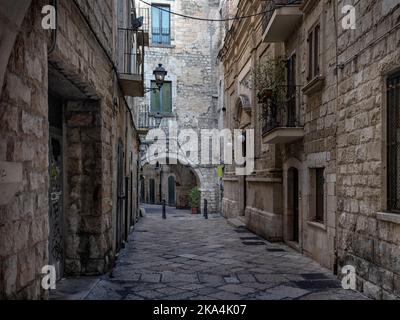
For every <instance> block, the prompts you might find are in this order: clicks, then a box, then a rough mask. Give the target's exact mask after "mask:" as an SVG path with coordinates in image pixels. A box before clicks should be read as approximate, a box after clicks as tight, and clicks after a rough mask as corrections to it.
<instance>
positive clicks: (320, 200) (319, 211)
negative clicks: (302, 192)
mask: <svg viewBox="0 0 400 320" xmlns="http://www.w3.org/2000/svg"><path fill="white" fill-rule="evenodd" d="M310 173H311V197H310V218H311V220H312V221H314V222H318V223H322V224H323V223H324V222H325V169H324V168H316V169H311V171H310Z"/></svg>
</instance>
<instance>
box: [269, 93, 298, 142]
mask: <svg viewBox="0 0 400 320" xmlns="http://www.w3.org/2000/svg"><path fill="white" fill-rule="evenodd" d="M286 90H287V94H286V98H285V101H284V102H283V103H282V102H281V103H277V102H276V101H275V99H274V98H270V99H267V101H266V102H265V103H264V104H263V134H266V133H269V132H270V131H272V130H274V129H276V128H296V127H301V124H300V121H299V115H298V106H299V105H300V96H301V95H300V87H298V86H287V87H286Z"/></svg>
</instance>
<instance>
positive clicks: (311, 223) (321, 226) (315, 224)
mask: <svg viewBox="0 0 400 320" xmlns="http://www.w3.org/2000/svg"><path fill="white" fill-rule="evenodd" d="M307 224H308V225H309V226H311V227H314V228H317V229H320V230H322V231H326V230H327V228H326V225H324V224H322V223H320V222H316V221H307Z"/></svg>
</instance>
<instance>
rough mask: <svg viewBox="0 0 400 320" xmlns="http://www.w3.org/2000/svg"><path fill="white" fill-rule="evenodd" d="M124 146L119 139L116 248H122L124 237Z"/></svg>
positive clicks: (118, 249)
mask: <svg viewBox="0 0 400 320" xmlns="http://www.w3.org/2000/svg"><path fill="white" fill-rule="evenodd" d="M124 158H125V155H124V146H123V143H122V141H121V140H120V141H119V143H118V163H117V166H118V168H117V219H116V220H117V228H116V249H117V252H119V251H120V250H121V249H122V245H123V241H124V239H125V218H126V215H125V210H124V205H125V197H126V196H125V192H124V189H125V179H124V163H125V161H124Z"/></svg>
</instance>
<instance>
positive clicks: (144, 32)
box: [132, 8, 150, 47]
mask: <svg viewBox="0 0 400 320" xmlns="http://www.w3.org/2000/svg"><path fill="white" fill-rule="evenodd" d="M136 16H137V17H138V18H139V19H141V21H142V26H141V27H139V31H140V32H139V37H138V44H139V45H141V46H144V47H148V46H149V44H150V36H149V30H150V28H149V26H150V25H149V9H148V8H138V9H137V14H136ZM134 18H135V13H133V16H132V20H133V19H134ZM133 21H134V20H133Z"/></svg>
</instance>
